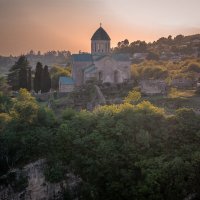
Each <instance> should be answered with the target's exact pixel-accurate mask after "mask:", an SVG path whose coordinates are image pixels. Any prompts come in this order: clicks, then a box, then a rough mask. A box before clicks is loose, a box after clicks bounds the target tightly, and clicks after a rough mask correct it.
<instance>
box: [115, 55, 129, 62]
mask: <svg viewBox="0 0 200 200" xmlns="http://www.w3.org/2000/svg"><path fill="white" fill-rule="evenodd" d="M112 58H113V59H115V60H116V61H130V55H129V54H127V53H118V54H112Z"/></svg>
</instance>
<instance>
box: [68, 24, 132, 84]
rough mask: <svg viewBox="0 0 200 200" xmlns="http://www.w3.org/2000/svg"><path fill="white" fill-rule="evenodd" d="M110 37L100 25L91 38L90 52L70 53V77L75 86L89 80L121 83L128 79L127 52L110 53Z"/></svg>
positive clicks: (128, 58)
mask: <svg viewBox="0 0 200 200" xmlns="http://www.w3.org/2000/svg"><path fill="white" fill-rule="evenodd" d="M110 41H111V39H110V37H109V35H108V34H107V32H106V31H105V30H104V29H103V28H102V27H101V25H100V27H99V28H98V29H97V31H96V32H95V33H94V34H93V36H92V38H91V53H90V54H89V53H88V54H87V53H84V54H81V53H79V54H73V55H72V77H73V80H74V81H75V85H76V86H81V85H83V84H85V83H86V82H87V81H89V80H96V81H99V82H101V83H123V82H125V81H127V80H129V79H130V76H131V74H130V71H131V69H130V65H131V61H130V56H129V54H112V53H111V49H110Z"/></svg>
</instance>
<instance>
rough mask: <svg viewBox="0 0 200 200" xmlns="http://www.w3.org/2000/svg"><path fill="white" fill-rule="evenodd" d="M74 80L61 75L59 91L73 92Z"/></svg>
mask: <svg viewBox="0 0 200 200" xmlns="http://www.w3.org/2000/svg"><path fill="white" fill-rule="evenodd" d="M73 90H74V80H73V79H72V78H71V77H66V76H61V77H60V78H59V92H72V91H73Z"/></svg>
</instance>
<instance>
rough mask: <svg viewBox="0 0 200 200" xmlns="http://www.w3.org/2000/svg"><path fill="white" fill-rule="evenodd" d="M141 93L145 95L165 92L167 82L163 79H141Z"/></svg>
mask: <svg viewBox="0 0 200 200" xmlns="http://www.w3.org/2000/svg"><path fill="white" fill-rule="evenodd" d="M139 86H140V89H141V93H142V94H145V95H157V94H166V93H167V89H168V86H167V83H166V82H165V81H164V80H159V79H156V80H141V81H140V82H139Z"/></svg>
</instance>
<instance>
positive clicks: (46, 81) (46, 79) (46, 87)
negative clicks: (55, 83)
mask: <svg viewBox="0 0 200 200" xmlns="http://www.w3.org/2000/svg"><path fill="white" fill-rule="evenodd" d="M50 89H51V78H50V75H49V71H48V66H47V65H45V67H44V70H43V72H42V79H41V92H42V93H44V92H49V91H50Z"/></svg>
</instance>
